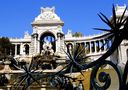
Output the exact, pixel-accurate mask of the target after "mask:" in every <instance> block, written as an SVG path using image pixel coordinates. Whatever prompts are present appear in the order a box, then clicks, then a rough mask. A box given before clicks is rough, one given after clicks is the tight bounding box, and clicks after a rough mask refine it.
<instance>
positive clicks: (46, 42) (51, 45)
mask: <svg viewBox="0 0 128 90" xmlns="http://www.w3.org/2000/svg"><path fill="white" fill-rule="evenodd" d="M47 50H49V51H50V50H52V51H53V52H55V51H56V42H55V36H54V35H53V34H52V33H50V32H46V33H44V34H42V36H41V37H40V53H42V51H47ZM53 52H52V53H53Z"/></svg>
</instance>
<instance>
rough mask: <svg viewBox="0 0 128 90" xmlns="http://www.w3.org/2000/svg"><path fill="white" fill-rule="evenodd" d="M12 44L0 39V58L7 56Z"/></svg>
mask: <svg viewBox="0 0 128 90" xmlns="http://www.w3.org/2000/svg"><path fill="white" fill-rule="evenodd" d="M11 48H12V44H11V42H10V41H9V39H8V38H7V37H2V38H0V56H2V55H4V56H5V55H9V54H10V49H11Z"/></svg>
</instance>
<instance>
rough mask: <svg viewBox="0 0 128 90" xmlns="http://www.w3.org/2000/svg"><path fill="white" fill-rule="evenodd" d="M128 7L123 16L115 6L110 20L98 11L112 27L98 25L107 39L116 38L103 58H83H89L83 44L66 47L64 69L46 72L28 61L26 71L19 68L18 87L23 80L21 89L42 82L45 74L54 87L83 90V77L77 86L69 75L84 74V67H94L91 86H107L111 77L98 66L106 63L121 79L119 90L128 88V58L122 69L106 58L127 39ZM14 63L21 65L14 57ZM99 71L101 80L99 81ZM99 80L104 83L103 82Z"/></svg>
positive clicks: (100, 89)
mask: <svg viewBox="0 0 128 90" xmlns="http://www.w3.org/2000/svg"><path fill="white" fill-rule="evenodd" d="M126 9H127V8H126ZM126 9H125V10H124V13H123V14H122V16H121V17H120V18H117V16H116V13H115V8H114V6H113V9H112V10H113V21H110V20H109V19H108V18H107V17H106V16H105V15H104V14H102V13H100V14H98V15H99V17H100V18H101V20H102V21H103V22H105V23H106V24H107V25H108V26H109V27H110V29H100V28H95V29H98V30H102V31H107V33H106V34H105V36H108V37H107V38H108V39H111V40H113V43H112V45H111V47H110V48H109V49H108V51H107V52H106V53H105V54H103V55H102V56H101V57H100V58H98V59H97V60H95V61H93V62H90V63H89V62H88V63H86V62H83V60H86V58H88V57H86V56H85V55H84V54H83V51H84V50H83V49H81V50H79V48H80V46H77V47H75V48H74V49H73V51H72V52H71V51H70V50H69V48H67V52H65V53H66V54H67V56H68V58H69V61H68V62H66V65H64V67H63V68H62V69H61V70H58V71H57V72H51V73H46V72H43V71H38V70H36V69H35V68H34V66H36V65H35V63H31V64H30V65H29V66H28V65H26V64H25V65H22V66H21V67H20V68H21V70H22V71H23V72H20V73H21V75H20V76H19V79H18V81H16V83H15V87H17V86H20V84H22V85H24V86H23V88H22V90H26V89H27V88H28V87H29V86H30V85H31V84H33V83H34V82H35V83H37V84H39V85H41V84H40V82H39V80H41V79H42V78H49V81H50V85H51V86H54V87H59V89H65V90H83V89H84V88H83V85H82V81H81V80H80V81H79V84H78V86H75V84H73V82H74V81H75V80H76V79H75V78H72V77H70V74H71V73H74V72H80V73H81V74H82V75H83V73H82V72H83V71H86V70H87V69H89V68H91V69H92V71H91V77H90V90H92V89H93V90H106V89H108V88H109V86H110V85H111V77H110V75H109V73H107V72H103V71H102V72H100V73H98V70H99V68H101V67H102V66H103V65H110V66H111V67H113V69H114V71H115V72H116V73H117V76H118V79H119V90H127V89H128V83H127V73H128V61H127V63H126V65H125V67H124V71H123V73H122V72H121V70H120V68H119V66H118V65H116V64H114V63H113V62H112V61H108V60H106V59H107V58H108V57H109V56H110V55H112V54H113V52H114V51H115V50H116V49H118V47H119V45H120V44H121V42H122V41H123V40H128V35H127V34H128V17H124V15H125V12H126ZM97 38H99V37H97ZM12 64H14V66H16V67H18V65H19V64H17V62H15V61H13V62H12ZM18 69H19V68H18ZM67 74H68V75H67ZM97 74H98V79H99V81H97ZM83 76H84V75H83ZM85 78H86V77H85ZM99 82H101V83H104V84H103V85H100V84H99ZM16 89H17V88H16Z"/></svg>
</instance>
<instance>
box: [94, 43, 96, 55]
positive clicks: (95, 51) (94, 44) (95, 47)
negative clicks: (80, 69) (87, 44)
mask: <svg viewBox="0 0 128 90" xmlns="http://www.w3.org/2000/svg"><path fill="white" fill-rule="evenodd" d="M94 46H95V53H97V42H96V41H94Z"/></svg>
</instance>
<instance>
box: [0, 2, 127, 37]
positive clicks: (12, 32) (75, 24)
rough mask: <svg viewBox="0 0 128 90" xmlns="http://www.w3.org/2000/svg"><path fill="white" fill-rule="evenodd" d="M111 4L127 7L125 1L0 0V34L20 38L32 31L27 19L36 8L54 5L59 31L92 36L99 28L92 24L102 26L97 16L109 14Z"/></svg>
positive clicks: (33, 16) (36, 13)
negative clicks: (58, 21) (96, 28)
mask: <svg viewBox="0 0 128 90" xmlns="http://www.w3.org/2000/svg"><path fill="white" fill-rule="evenodd" d="M112 4H114V5H116V4H118V5H121V6H122V5H124V4H126V5H127V6H128V0H0V36H7V37H18V38H19V37H23V35H24V32H25V31H28V32H29V33H30V34H31V33H32V26H31V22H32V21H33V20H34V18H35V17H36V16H37V15H38V14H40V7H52V6H55V8H56V13H57V15H58V16H60V18H61V19H62V20H63V21H64V23H65V24H64V27H63V31H64V33H66V32H67V30H68V29H71V30H72V32H81V33H83V34H84V35H93V34H97V33H100V31H96V30H93V29H92V28H94V27H101V28H102V27H103V28H104V27H106V25H105V24H104V23H103V22H102V21H101V20H100V18H99V17H98V15H97V14H98V13H99V12H102V13H104V14H105V15H106V16H108V17H110V16H111V15H112Z"/></svg>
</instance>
